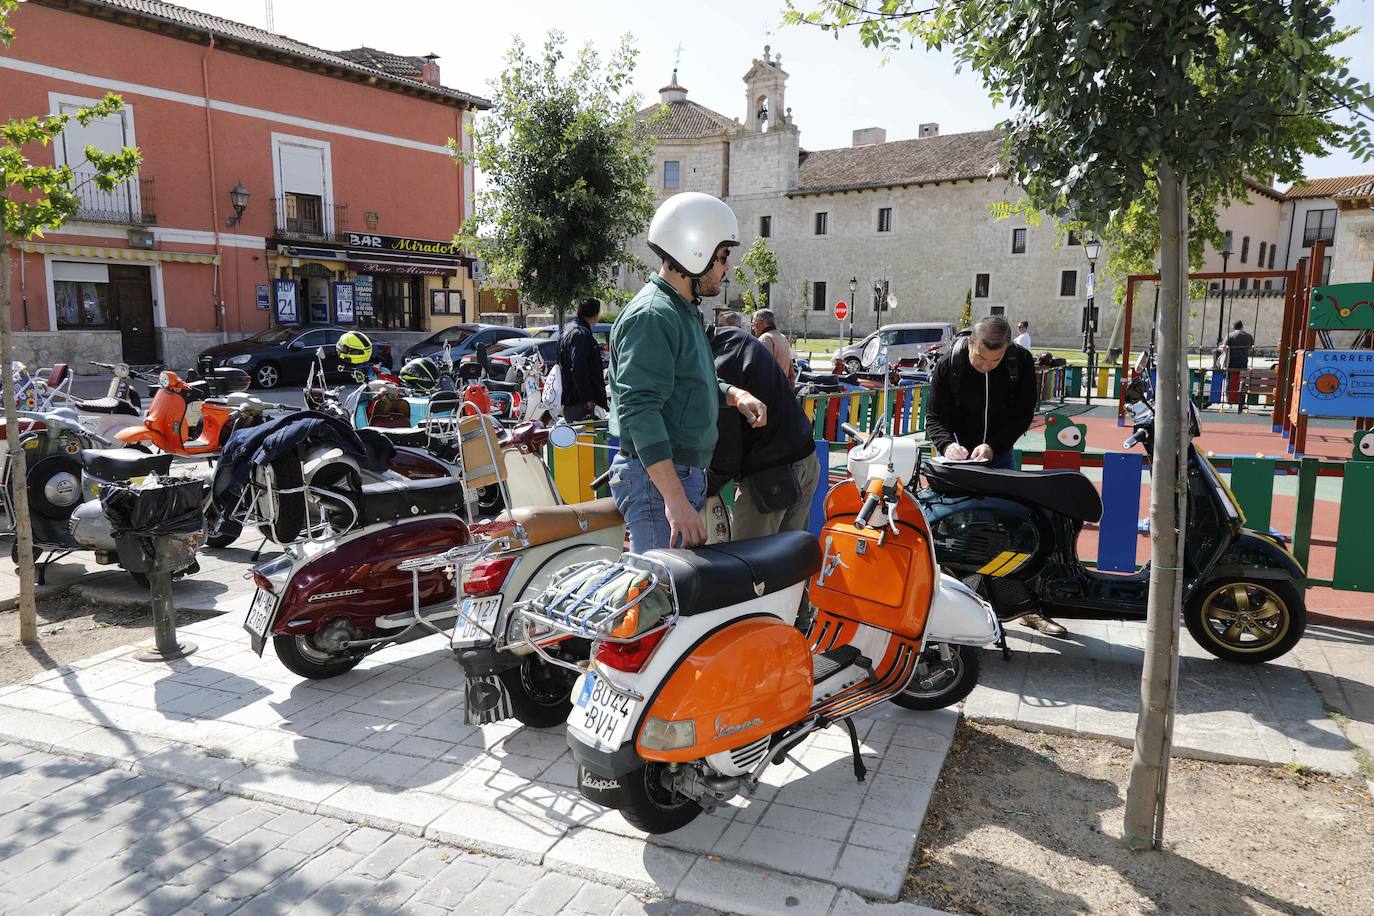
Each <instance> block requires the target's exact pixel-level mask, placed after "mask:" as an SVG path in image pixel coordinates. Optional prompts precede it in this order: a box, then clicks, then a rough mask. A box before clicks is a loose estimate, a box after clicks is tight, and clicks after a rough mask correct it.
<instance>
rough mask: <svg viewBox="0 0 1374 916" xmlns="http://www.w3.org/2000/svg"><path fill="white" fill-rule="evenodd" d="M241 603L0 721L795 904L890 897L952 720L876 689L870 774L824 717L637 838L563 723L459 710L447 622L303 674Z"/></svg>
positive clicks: (376, 812) (327, 804)
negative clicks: (777, 755) (742, 787)
mask: <svg viewBox="0 0 1374 916" xmlns="http://www.w3.org/2000/svg"><path fill="white" fill-rule="evenodd" d="M245 603H246V602H245ZM242 613H243V612H242V610H238V611H236V612H235V613H234V614H232V615H225V616H221V617H217V618H214V619H212V620H208V621H203V622H201V623H198V624H195V625H192V626H190V627H183V628H182V632H183V633H184V634H185V635H186V636H187V637H188V638H190V639H191V640H192V641H194V642H196V643H198V644H199V646H200V651H199V652H198V653H197V654H195V655H193V656H191V657H190V658H189V659H184V660H180V661H177V662H174V663H171V664H170V665H148V664H144V663H140V662H136V661H133V660H132V659H131V658H130V657H129V651H130V650H129V647H125V648H121V649H116V650H112V651H110V652H107V653H103V654H102V655H99V656H95V657H93V658H91V659H87V660H85V661H82V662H78V663H76V664H74V665H72V666H70V667H67V668H59V669H54V670H51V671H48V672H45V673H43V674H42V675H39V676H38V677H36V678H34V679H33V680H32V681H31V682H29V683H27V684H20V685H14V686H12V687H7V688H0V740H10V741H13V742H17V743H21V744H24V745H27V746H30V747H36V748H38V749H40V750H44V751H52V752H55V753H62V754H68V755H76V756H81V757H85V758H87V759H92V760H96V761H99V762H102V763H106V764H111V765H115V766H120V767H125V768H129V769H131V770H133V771H136V772H144V773H149V774H152V775H156V776H159V777H163V778H168V779H172V780H175V781H179V782H184V783H188V784H191V785H197V786H201V787H204V788H208V789H214V790H219V791H224V792H227V793H230V794H234V795H239V796H242V797H245V798H251V799H256V800H259V801H265V802H271V803H275V804H279V805H282V806H284V807H287V808H290V809H292V810H295V811H300V812H304V813H307V814H317V815H325V816H331V817H336V818H339V819H342V820H346V821H349V822H350V823H356V824H362V825H368V826H373V827H377V828H381V829H386V830H391V831H396V832H400V833H406V834H410V835H413V836H419V837H424V838H426V839H429V840H432V841H435V842H442V843H447V844H449V845H453V846H458V847H462V848H465V849H470V850H474V851H478V852H482V853H486V854H492V855H497V856H501V857H504V858H509V859H514V860H518V861H524V862H527V863H530V864H537V865H542V866H544V867H548V868H553V869H555V870H559V871H563V872H567V873H571V874H576V875H579V876H582V877H585V878H588V879H591V880H595V881H598V882H601V883H607V884H614V885H616V886H619V887H621V888H622V889H624V890H628V891H632V892H638V893H642V894H657V895H661V896H674V895H676V896H678V897H683V895H687V896H688V897H689V898H691V899H696V898H693V897H692V895H694V894H695V895H697V897H700V898H702V902H706V903H708V904H709V903H710V900H716V901H717V903H716V904H715V905H718V906H729V907H732V908H735V909H740V910H742V911H747V912H769V911H772V910H774V909H777V910H778V911H789V910H790V911H791V912H797V910H796V909H795V908H794V907H795V906H800V907H801V911H802V912H808V913H809V912H825V911H826V910H827V909H828V908H829V907H830V906H831V905H832V903H833V902H834V901H835V900H838V899H841V897H842V895H843V890H842V889H844V888H848V889H851V890H856V891H859V892H861V893H863V894H865V895H867V896H869V897H873V898H879V899H887V900H892V899H895V898H896V896H897V894H898V893H899V892H900V889H901V885H902V882H903V880H904V878H905V876H906V870H907V864H908V861H909V859H910V856H911V853H912V850H913V849H914V847H915V844H916V838H917V831H918V830H919V827H920V824H921V821H922V819H923V817H924V814H925V809H926V805H927V803H928V801H929V798H930V793H931V791H932V789H933V786H934V783H935V780H936V778H937V776H938V775H939V772H940V767H941V766H942V764H943V761H944V757H945V754H946V752H947V750H948V748H949V744H950V741H951V739H952V735H953V730H954V725H955V722H956V720H957V713H956V712H955V711H953V710H943V711H940V712H936V713H915V712H911V711H908V710H903V709H900V708H898V707H896V706H891V705H890V704H888V705H889V708H886V709H882V710H880V711H878V712H875V713H873V714H870V715H868V716H865V717H863V718H862V719H860V720H859V721H858V723H857V724H858V731H859V735H860V738H861V745H862V749H863V753H864V758H865V761H866V763H867V765H868V767H869V770H870V772H869V776H868V779H867V781H866V782H864V783H859V782H856V780H855V778H854V775H853V771H852V764H851V757H850V750H849V739H848V736H847V735H846V734H845V733H844V732H843V731H841V730H839V729H831V730H830V731H828V732H825V733H822V734H819V735H816V736H814V737H812V738H810V739H808V740H807V741H806V742H803V744H802V745H801V746H800V748H799V749H798V750H796V751H795V752H794V753H793V755H792V756H791V757H790V758H789V759H788V760H786V761H785V762H784V763H782V764H780V765H777V766H773V767H771V768H770V769H769V770H768V771H767V773H766V775H765V779H764V783H763V785H762V786H761V787H760V788H759V791H758V792H757V793H756V795H755V796H754V797H753V798H750V799H740V800H736V801H735V802H734V803H732V804H730V805H727V806H723V807H722V808H720V809H717V811H715V812H713V813H711V814H707V815H703V816H701V817H699V818H698V819H697V820H696V821H695V822H693V823H692V824H691V825H689V826H688V827H686V828H684V829H683V830H679V831H676V832H674V833H672V834H667V835H664V836H661V837H652V838H646V837H645V836H644V835H643V834H641V833H639V832H638V831H637V830H635V829H633V828H632V827H630V825H629V824H628V823H626V822H625V820H624V819H623V818H622V817H621V816H620V815H619V814H618V813H616V812H612V811H606V810H604V809H601V808H599V807H597V806H594V805H591V804H590V803H588V802H586V801H585V800H584V799H582V797H581V795H580V794H579V793H578V792H577V790H576V788H575V769H574V764H573V762H572V759H571V756H570V754H569V752H568V749H567V739H566V737H565V735H564V733H563V729H562V727H559V728H556V729H549V730H537V729H528V728H523V727H518V726H516V725H512V724H493V725H486V726H481V727H473V726H468V725H465V724H464V723H463V705H462V704H463V690H462V683H463V674H462V670H461V668H460V667H459V665H458V664H457V662H456V661H455V660H454V659H453V657H452V654H451V652H449V651H448V649H447V647H446V646H445V645H444V643H443V642H442V641H440V640H438V639H427V640H421V641H417V642H414V643H410V644H407V645H404V646H396V647H391V648H388V649H386V650H384V651H382V652H379V653H377V654H376V655H374V656H371V657H370V658H369V659H368V660H366V661H365V662H364V663H363V664H362V665H360V666H359V667H358V668H357V669H355V670H354V671H352V672H350V673H348V674H346V675H343V676H340V677H338V678H333V679H330V680H327V681H318V682H302V681H301V679H299V678H297V677H296V676H295V675H292V674H291V673H290V672H288V671H286V669H285V668H283V667H282V666H281V665H280V664H279V663H278V662H277V660H276V658H275V657H274V656H273V655H272V650H271V649H270V647H269V648H268V650H267V654H266V656H265V657H264V658H262V659H259V658H258V657H257V656H255V655H253V654H252V652H251V651H250V650H249V648H248V640H247V637H246V634H245V633H244V632H243V630H242V626H241V619H242ZM694 889H695V890H694ZM711 895H718V896H715V897H712V896H711ZM706 898H709V899H706ZM789 898H792V899H795V900H796V901H798V903H797V904H791V905H788V904H786V901H787V900H788V899H789ZM732 901H734V902H733V903H732ZM743 902H747V903H748V906H744V905H743Z"/></svg>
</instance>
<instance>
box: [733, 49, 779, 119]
mask: <svg viewBox="0 0 1374 916" xmlns="http://www.w3.org/2000/svg"><path fill="white" fill-rule="evenodd" d="M771 51H772V48H771V47H770V46H768V45H764V46H763V57H762V59H758V58H756V59H755V60H754V65H753V66H752V67H750V68H749V72H748V73H746V74H744V86H745V89H744V105H745V108H744V120H743V122H742V123H743V124H744V129H745V130H746V131H748V132H751V133H760V134H761V133H764V132H766V131H769V130H776V129H777V128H778V127H779V126H780V125H782V124H783V123H784V122H785V121H786V120H787V107H786V102H785V98H784V93H785V92H786V90H787V71H785V70H783V69H782V55H781V54H779V55H778V56H776V57H773V56H772V55H771Z"/></svg>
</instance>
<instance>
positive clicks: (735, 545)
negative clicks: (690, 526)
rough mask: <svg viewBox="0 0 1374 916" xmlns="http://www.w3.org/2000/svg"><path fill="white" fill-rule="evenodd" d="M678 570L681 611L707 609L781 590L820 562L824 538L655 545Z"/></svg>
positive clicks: (656, 555)
mask: <svg viewBox="0 0 1374 916" xmlns="http://www.w3.org/2000/svg"><path fill="white" fill-rule="evenodd" d="M645 556H646V557H649V558H650V559H653V560H658V561H659V562H660V563H663V564H664V565H665V566H667V567H668V570H669V572H671V573H672V575H673V587H674V589H676V591H677V604H678V611H679V613H681V614H682V616H684V617H690V616H692V615H693V614H704V613H706V612H707V611H714V610H717V609H719V608H723V607H729V606H730V605H732V604H740V603H742V602H745V601H749V600H751V599H754V598H762V597H763V596H764V595H768V594H772V593H773V592H777V591H781V590H782V589H784V588H787V587H788V586H789V585H796V584H797V583H798V582H804V581H806V580H807V579H809V578H811V577H812V576H814V575H815V574H816V573H817V572H819V571H820V568H821V543H820V541H819V540H817V539H816V536H815V535H813V534H811V533H810V532H808V531H784V532H782V533H781V534H770V535H768V536H766V537H761V538H747V539H745V540H743V541H731V542H729V543H725V544H711V545H709V546H706V547H694V548H690V549H686V550H683V549H670V550H650V551H648V552H646V553H645Z"/></svg>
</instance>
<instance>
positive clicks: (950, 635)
mask: <svg viewBox="0 0 1374 916" xmlns="http://www.w3.org/2000/svg"><path fill="white" fill-rule="evenodd" d="M1001 635H1002V627H1001V624H999V623H998V622H997V614H996V613H995V612H994V611H993V609H992V605H990V604H988V603H987V602H986V601H984V600H983V599H982V598H979V597H978V595H977V594H976V593H975V592H974V591H973V589H971V588H969V587H968V586H967V585H965V584H964V583H962V582H960V581H959V580H958V579H956V578H954V577H953V576H950V575H946V574H943V573H942V574H941V575H940V587H939V589H937V590H936V592H935V597H934V600H933V601H932V602H931V606H930V617H929V619H928V620H927V621H926V632H925V638H926V641H928V642H947V643H956V644H959V645H966V646H985V645H987V644H988V643H991V642H996V641H997V639H998V637H999V636H1001Z"/></svg>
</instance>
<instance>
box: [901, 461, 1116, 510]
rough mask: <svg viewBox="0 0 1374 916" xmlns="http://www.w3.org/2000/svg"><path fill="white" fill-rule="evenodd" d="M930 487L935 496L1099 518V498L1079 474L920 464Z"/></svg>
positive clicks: (1059, 471)
mask: <svg viewBox="0 0 1374 916" xmlns="http://www.w3.org/2000/svg"><path fill="white" fill-rule="evenodd" d="M921 471H922V473H924V474H925V476H926V480H927V481H928V482H929V483H930V488H931V489H932V490H934V491H935V492H936V493H966V494H971V495H982V496H1001V497H1003V498H1004V499H1010V500H1013V501H1015V502H1022V503H1033V504H1034V505H1037V506H1042V507H1044V508H1046V509H1049V510H1050V511H1051V512H1058V513H1059V514H1060V515H1067V516H1068V517H1069V518H1073V519H1078V520H1079V521H1082V522H1095V521H1097V520H1098V519H1100V518H1102V497H1100V496H1098V495H1097V489H1096V488H1095V487H1093V485H1092V481H1090V480H1088V478H1086V477H1084V476H1083V475H1082V474H1080V473H1079V472H1078V471H1072V470H1068V469H1062V470H1052V471H1006V470H1002V469H1000V468H988V467H983V466H981V465H977V464H942V463H939V462H935V461H928V462H925V463H924V464H922V465H921Z"/></svg>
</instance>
